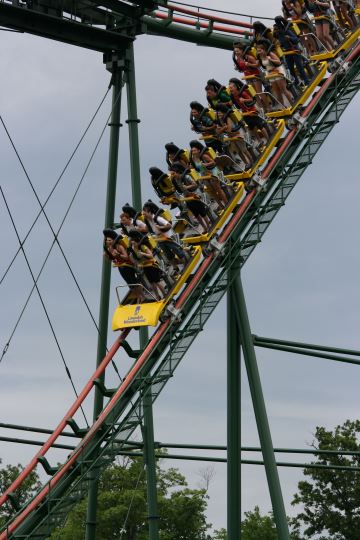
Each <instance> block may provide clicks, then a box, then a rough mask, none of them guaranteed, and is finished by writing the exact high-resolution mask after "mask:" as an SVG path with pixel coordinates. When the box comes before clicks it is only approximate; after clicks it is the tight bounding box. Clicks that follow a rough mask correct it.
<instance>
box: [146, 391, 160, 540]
mask: <svg viewBox="0 0 360 540" xmlns="http://www.w3.org/2000/svg"><path fill="white" fill-rule="evenodd" d="M143 403H144V424H143V428H142V434H143V441H144V459H145V465H146V479H147V486H146V487H147V498H148V520H149V540H159V519H160V517H159V510H158V503H157V490H156V458H155V451H154V423H153V406H152V394H151V385H149V387H148V389H147V391H145V395H144V398H143Z"/></svg>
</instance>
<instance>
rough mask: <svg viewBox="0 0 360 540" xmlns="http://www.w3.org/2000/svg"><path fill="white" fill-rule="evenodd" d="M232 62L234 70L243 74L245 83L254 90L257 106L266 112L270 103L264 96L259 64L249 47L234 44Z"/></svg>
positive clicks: (239, 43)
mask: <svg viewBox="0 0 360 540" xmlns="http://www.w3.org/2000/svg"><path fill="white" fill-rule="evenodd" d="M233 61H234V64H235V69H236V70H237V71H240V73H243V74H244V76H245V78H246V80H247V82H248V83H249V84H251V85H252V86H253V87H254V88H255V91H256V93H257V103H258V105H259V106H260V107H262V108H263V109H264V110H265V111H267V110H268V109H269V108H270V106H271V101H270V100H269V99H268V98H267V96H266V95H265V94H264V90H263V76H262V73H261V70H260V64H259V61H258V60H257V58H255V56H254V55H253V54H252V52H251V49H250V46H249V45H245V44H244V43H242V42H241V41H238V42H235V43H234V52H233Z"/></svg>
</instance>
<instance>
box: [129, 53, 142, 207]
mask: <svg viewBox="0 0 360 540" xmlns="http://www.w3.org/2000/svg"><path fill="white" fill-rule="evenodd" d="M126 83H127V84H126V93H127V104H128V119H127V120H126V123H127V124H128V126H129V143H130V167H131V189H132V202H133V205H134V207H135V208H136V209H137V210H139V211H140V209H141V180H140V178H141V177H140V153H139V130H138V124H139V123H140V120H139V118H138V114H137V103H136V82H135V61H134V46H133V44H132V43H131V44H130V45H129V47H128V48H127V50H126Z"/></svg>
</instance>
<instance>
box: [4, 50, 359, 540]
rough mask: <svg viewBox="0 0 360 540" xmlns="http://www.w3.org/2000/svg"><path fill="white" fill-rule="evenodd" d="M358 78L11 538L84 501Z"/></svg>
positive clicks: (320, 114)
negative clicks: (92, 477)
mask: <svg viewBox="0 0 360 540" xmlns="http://www.w3.org/2000/svg"><path fill="white" fill-rule="evenodd" d="M359 72H360V59H359V58H357V59H356V60H355V61H354V62H353V63H352V65H350V66H349V69H348V70H347V71H345V72H341V73H338V74H337V76H336V77H335V79H334V81H333V82H332V83H331V84H330V85H328V86H327V87H326V90H325V92H324V93H323V94H321V98H320V101H319V103H318V105H317V106H316V107H315V109H314V110H313V111H312V112H311V113H310V115H309V117H308V119H307V125H305V126H304V127H303V129H301V130H299V131H298V133H297V134H296V136H295V137H294V138H293V140H292V141H291V143H290V145H289V146H288V148H287V149H286V150H285V151H284V152H283V154H282V156H281V157H280V159H279V161H278V164H277V165H276V167H275V169H274V170H273V171H272V172H271V174H270V175H269V177H268V180H267V190H266V191H262V190H260V191H259V192H258V193H257V194H256V196H255V198H254V201H253V204H252V205H251V206H250V207H249V208H248V211H247V212H246V214H245V215H244V216H243V217H242V218H241V219H240V220H239V221H238V223H237V224H236V226H235V227H234V229H233V231H232V232H231V235H230V237H229V238H228V240H227V243H226V250H225V251H224V253H223V254H222V256H221V257H220V256H219V257H215V258H214V259H213V260H212V262H211V264H210V265H209V267H208V269H207V272H206V274H205V275H204V276H203V279H202V281H201V282H200V283H199V284H197V286H196V287H195V288H194V290H193V292H192V293H191V295H190V297H189V299H188V301H187V303H186V304H185V306H184V308H183V310H182V319H181V320H178V319H176V320H173V321H172V322H171V324H170V325H169V327H168V331H167V332H166V333H165V334H164V335H163V336H162V338H161V339H160V340H159V341H158V343H157V346H156V348H154V350H153V351H152V353H151V355H149V357H148V358H147V361H146V362H145V364H144V365H143V367H142V369H141V370H140V371H139V373H138V375H137V377H136V378H135V380H134V381H133V382H132V383H131V385H130V386H129V387H128V388H127V390H126V392H125V393H124V394H123V395H122V396H121V397H120V399H119V400H118V401H117V403H116V404H115V406H114V408H113V409H112V410H111V412H110V413H109V415H108V416H107V420H106V423H105V424H104V426H103V429H102V430H101V432H100V433H99V437H98V438H94V439H93V440H92V441H91V442H90V444H89V445H88V446H86V447H85V448H83V451H82V454H81V457H80V458H79V459H78V461H77V463H76V464H75V465H74V466H73V467H72V468H71V470H70V471H68V473H67V474H66V475H65V476H63V477H62V478H61V480H60V481H59V482H58V484H57V485H56V486H54V487H53V489H52V490H51V492H50V493H49V496H48V498H47V499H45V500H44V501H43V502H42V503H41V504H39V506H38V507H37V508H36V510H35V511H34V512H33V513H32V514H31V515H29V516H28V517H27V518H26V519H25V521H24V522H23V523H22V524H21V525H20V526H19V527H18V529H17V531H16V533H15V534H14V535H13V538H19V539H20V538H46V537H47V536H48V535H49V532H50V531H51V530H52V529H53V528H54V527H55V526H57V525H59V524H60V523H61V520H62V519H64V515H65V514H66V512H67V511H68V510H69V508H70V507H71V505H72V504H75V503H76V502H77V501H78V500H79V499H80V498H81V497H83V496H84V495H85V494H86V493H87V487H88V478H89V472H93V471H97V472H99V471H100V470H101V469H102V468H104V467H105V466H106V465H107V464H109V463H111V461H112V459H113V456H114V452H115V451H119V450H121V446H122V445H123V444H124V443H123V442H122V443H121V442H120V440H121V441H124V440H125V441H126V440H127V439H128V437H129V436H130V435H131V433H132V432H133V431H134V430H135V429H136V427H137V426H139V424H140V423H141V421H142V416H143V407H142V395H143V392H144V389H145V384H148V382H147V381H148V376H149V374H150V373H151V381H152V385H151V394H152V400H153V401H155V399H156V398H157V396H158V395H159V393H160V392H161V390H162V388H163V387H164V385H165V384H166V382H167V381H168V380H169V378H171V377H172V376H173V374H174V371H175V369H176V367H177V366H178V364H179V362H180V361H181V359H182V358H183V356H184V355H185V354H186V352H187V351H188V349H189V347H190V346H191V344H192V342H193V341H194V340H195V339H196V336H197V335H198V334H199V333H200V332H201V331H202V330H203V328H204V326H205V324H206V322H207V320H208V318H209V317H210V315H211V314H212V313H213V311H214V309H215V308H216V306H217V305H218V303H219V302H220V300H221V299H222V297H223V296H224V294H225V293H226V291H227V290H228V288H229V286H230V285H231V282H230V281H229V274H228V271H229V269H230V268H231V266H232V265H233V264H234V253H236V252H237V253H238V254H240V255H241V265H243V264H245V262H246V261H247V259H248V257H249V256H250V254H251V252H252V251H253V249H255V247H256V245H257V244H258V243H259V242H260V241H261V239H262V237H263V235H264V234H265V232H266V230H267V228H268V226H269V225H270V223H271V222H272V220H273V219H274V218H275V216H276V214H277V212H278V211H279V210H280V208H281V207H282V206H283V204H284V203H285V201H286V199H287V197H288V196H289V194H290V193H291V191H292V189H293V188H294V186H295V185H296V183H297V181H298V180H299V178H300V177H301V175H302V173H303V172H304V171H305V169H306V168H307V167H308V166H309V164H310V163H311V160H312V158H313V157H314V156H315V155H316V153H317V151H318V150H319V148H320V147H321V145H322V143H323V142H324V140H325V139H326V137H327V136H328V134H329V133H330V131H331V129H332V128H333V127H334V125H335V124H336V123H337V122H338V120H339V118H340V116H341V114H342V113H343V111H344V110H345V108H346V107H347V105H349V103H350V102H351V100H352V98H353V97H354V95H355V94H356V92H357V90H358V89H359V87H360V74H359Z"/></svg>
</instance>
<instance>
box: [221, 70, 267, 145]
mask: <svg viewBox="0 0 360 540" xmlns="http://www.w3.org/2000/svg"><path fill="white" fill-rule="evenodd" d="M229 90H230V95H231V99H232V102H233V104H234V105H235V107H237V108H238V109H239V110H240V111H241V112H242V113H243V114H244V122H245V123H246V125H247V126H248V128H249V130H250V133H251V135H252V136H253V137H254V138H255V139H256V140H257V141H258V142H260V143H263V142H265V143H267V142H268V140H269V139H270V136H271V134H272V130H271V128H270V126H269V125H268V123H267V122H266V120H264V118H262V117H261V116H260V114H259V111H258V109H257V107H256V102H255V99H254V98H253V96H252V95H251V94H250V92H249V90H248V87H247V85H246V84H245V83H243V82H242V81H240V79H237V78H236V77H233V78H232V79H230V80H229ZM261 136H262V137H263V140H262V138H261Z"/></svg>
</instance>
